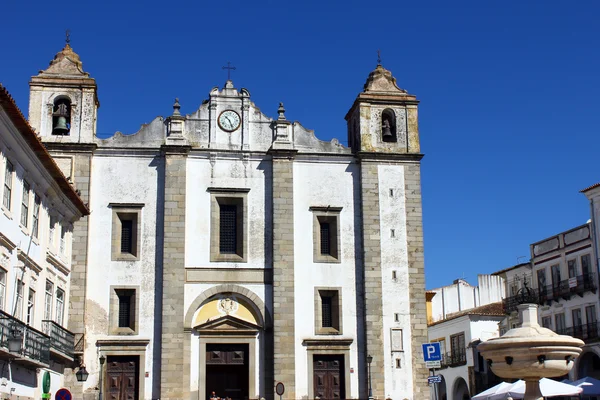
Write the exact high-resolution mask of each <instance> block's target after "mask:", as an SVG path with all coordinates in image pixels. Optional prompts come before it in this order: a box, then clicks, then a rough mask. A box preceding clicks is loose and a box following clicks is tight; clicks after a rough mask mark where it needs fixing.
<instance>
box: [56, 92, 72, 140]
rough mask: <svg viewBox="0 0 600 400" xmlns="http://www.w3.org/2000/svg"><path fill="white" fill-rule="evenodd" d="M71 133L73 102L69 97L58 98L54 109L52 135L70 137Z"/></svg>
mask: <svg viewBox="0 0 600 400" xmlns="http://www.w3.org/2000/svg"><path fill="white" fill-rule="evenodd" d="M70 131H71V101H70V100H69V98H67V97H63V96H61V97H57V98H56V100H54V107H53V109H52V134H53V135H68V134H69V132H70Z"/></svg>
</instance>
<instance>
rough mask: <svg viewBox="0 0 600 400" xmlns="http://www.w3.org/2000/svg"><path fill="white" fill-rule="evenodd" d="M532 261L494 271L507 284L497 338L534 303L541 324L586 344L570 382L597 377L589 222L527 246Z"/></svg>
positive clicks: (599, 342) (599, 334) (599, 343)
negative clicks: (520, 311) (527, 304)
mask: <svg viewBox="0 0 600 400" xmlns="http://www.w3.org/2000/svg"><path fill="white" fill-rule="evenodd" d="M530 252H531V262H530V263H525V264H519V265H517V266H515V267H512V268H509V269H507V270H503V271H499V272H496V273H495V274H497V275H500V276H503V277H504V278H505V281H506V284H507V292H508V294H509V295H508V296H507V298H506V299H504V301H503V307H504V311H505V313H506V314H507V315H508V318H507V320H506V321H504V322H503V323H502V326H501V333H504V332H505V331H507V330H508V329H511V328H514V327H515V326H516V325H517V324H518V323H519V321H518V316H517V311H516V307H517V305H518V304H519V303H523V302H535V303H537V304H539V306H540V308H539V313H538V317H539V319H540V320H539V323H540V325H542V326H544V327H546V328H549V329H552V330H553V331H555V332H556V333H559V334H564V335H570V336H574V337H576V338H579V339H581V340H583V341H584V342H585V347H584V349H583V352H582V354H581V356H580V357H579V358H578V359H577V360H576V362H575V366H574V368H573V369H572V370H571V373H570V378H571V379H573V380H575V379H579V378H582V377H586V376H591V377H594V378H598V377H600V358H599V355H600V331H599V326H598V308H599V306H598V274H597V264H596V261H595V260H596V255H595V254H596V252H595V250H594V240H593V235H592V223H591V222H590V223H586V224H584V225H581V226H578V227H576V228H573V229H570V230H568V231H565V232H561V233H559V234H557V235H554V236H551V237H549V238H546V239H544V240H541V241H539V242H536V243H533V244H531V245H530Z"/></svg>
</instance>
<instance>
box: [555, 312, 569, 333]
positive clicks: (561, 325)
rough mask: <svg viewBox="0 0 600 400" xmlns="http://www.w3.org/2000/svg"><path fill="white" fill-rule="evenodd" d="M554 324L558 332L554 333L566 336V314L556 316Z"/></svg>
mask: <svg viewBox="0 0 600 400" xmlns="http://www.w3.org/2000/svg"><path fill="white" fill-rule="evenodd" d="M554 322H555V327H556V330H555V331H554V332H556V333H558V334H564V333H565V332H566V329H567V324H566V323H565V314H564V313H560V314H556V315H555V316H554Z"/></svg>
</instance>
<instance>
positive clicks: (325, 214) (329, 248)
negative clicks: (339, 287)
mask: <svg viewBox="0 0 600 400" xmlns="http://www.w3.org/2000/svg"><path fill="white" fill-rule="evenodd" d="M341 210H342V208H341V207H331V206H327V207H310V208H309V211H312V213H313V261H314V262H319V263H339V262H341V257H340V243H341V238H340V212H341Z"/></svg>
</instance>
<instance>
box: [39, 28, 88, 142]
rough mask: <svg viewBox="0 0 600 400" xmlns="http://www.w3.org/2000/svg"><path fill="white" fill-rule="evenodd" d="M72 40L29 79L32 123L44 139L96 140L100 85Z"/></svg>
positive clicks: (65, 140) (68, 140) (47, 140)
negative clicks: (74, 47) (87, 70)
mask: <svg viewBox="0 0 600 400" xmlns="http://www.w3.org/2000/svg"><path fill="white" fill-rule="evenodd" d="M69 42H70V40H69V37H68V35H67V42H66V44H65V47H64V48H63V49H62V50H61V51H60V52H58V53H57V54H56V56H55V57H54V59H53V60H52V61H51V62H50V65H49V66H48V68H46V69H45V70H42V71H40V72H39V74H38V75H36V76H33V77H32V78H31V80H30V81H29V123H30V124H31V126H32V127H33V128H34V129H35V131H36V133H37V134H38V136H40V138H41V139H42V140H43V141H44V142H59V143H93V141H94V135H95V133H96V118H97V112H98V107H100V103H99V101H98V93H97V90H98V88H97V86H96V80H95V79H94V78H91V77H90V75H89V74H88V73H87V72H84V71H83V65H82V62H81V60H80V59H79V55H78V54H77V53H75V51H73V48H72V47H71V45H70V43H69Z"/></svg>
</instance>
